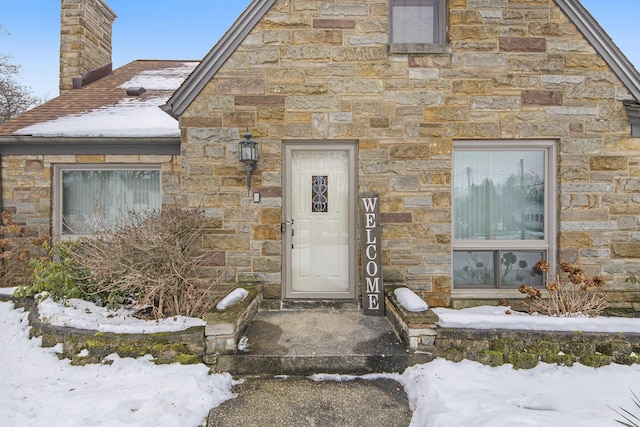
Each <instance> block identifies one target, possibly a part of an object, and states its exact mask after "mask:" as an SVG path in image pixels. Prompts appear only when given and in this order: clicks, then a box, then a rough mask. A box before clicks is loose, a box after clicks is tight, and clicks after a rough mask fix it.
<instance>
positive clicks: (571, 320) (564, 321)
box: [433, 306, 640, 333]
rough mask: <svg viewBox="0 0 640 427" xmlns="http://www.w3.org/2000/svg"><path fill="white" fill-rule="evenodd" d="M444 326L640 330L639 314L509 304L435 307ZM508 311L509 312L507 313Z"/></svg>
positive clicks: (613, 330)
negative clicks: (543, 311) (532, 310)
mask: <svg viewBox="0 0 640 427" xmlns="http://www.w3.org/2000/svg"><path fill="white" fill-rule="evenodd" d="M433 311H434V312H435V313H436V314H437V315H438V317H439V318H440V321H439V322H438V326H441V327H443V328H471V329H520V330H530V331H565V332H570V331H582V332H610V333H616V332H635V333H637V332H639V331H640V319H639V318H624V317H607V316H599V317H551V316H542V315H533V316H532V315H529V314H527V313H522V312H517V311H512V310H511V309H510V308H509V307H491V306H480V307H474V308H467V309H463V310H453V309H449V308H434V309H433ZM507 313H510V314H507Z"/></svg>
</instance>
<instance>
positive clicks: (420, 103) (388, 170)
mask: <svg viewBox="0 0 640 427" xmlns="http://www.w3.org/2000/svg"><path fill="white" fill-rule="evenodd" d="M449 6H450V12H449V15H448V16H449V17H448V19H449V29H448V37H449V40H450V49H451V52H450V53H439V54H389V53H388V47H387V40H388V38H387V12H388V1H387V0H362V1H358V2H352V1H345V0H341V1H328V0H279V1H277V2H276V3H275V4H274V6H273V7H272V8H271V10H270V11H268V12H267V13H266V15H265V16H264V17H263V18H262V20H261V21H260V22H259V23H258V25H257V26H256V27H255V28H254V29H253V31H251V33H250V34H249V35H248V36H247V37H246V38H245V39H244V41H243V42H242V43H241V45H240V46H239V47H238V48H237V49H236V51H235V52H234V53H233V54H232V55H231V57H230V58H229V59H228V60H227V61H226V63H225V64H224V66H223V67H222V68H221V69H220V71H219V72H218V73H217V75H216V76H214V78H213V79H212V80H211V81H210V82H209V83H208V84H207V86H206V87H205V88H204V89H203V90H202V91H201V92H200V93H199V94H198V96H197V98H196V99H195V100H194V102H193V103H192V104H191V105H190V106H189V108H188V109H187V111H186V112H185V114H184V115H183V116H182V117H181V127H182V129H183V132H184V133H183V135H184V137H183V151H182V154H183V156H182V177H183V198H184V203H185V204H186V205H190V206H200V205H202V204H203V205H204V206H205V207H206V208H207V209H208V212H209V214H210V215H212V216H213V217H214V218H215V219H216V220H217V227H216V228H215V229H212V230H211V232H210V234H209V235H208V236H205V243H206V246H207V247H208V248H210V249H213V250H222V251H225V257H226V265H227V267H228V276H227V278H226V279H227V280H228V281H229V282H233V283H236V282H237V283H246V282H260V283H264V284H265V295H266V296H267V297H271V298H280V286H281V285H280V284H281V275H280V270H281V265H280V256H281V247H280V246H281V235H280V231H279V223H280V221H281V204H282V198H281V197H282V194H281V186H282V183H281V176H282V175H281V172H282V144H283V141H286V140H292V139H304V140H314V141H316V142H317V143H318V144H321V143H322V142H325V141H326V142H331V141H334V140H341V139H342V140H344V139H348V140H357V141H358V148H359V158H358V170H359V177H358V185H359V188H358V191H359V192H378V193H380V195H381V202H382V206H381V217H382V221H383V223H384V228H383V232H382V239H383V245H384V246H383V250H384V252H383V263H384V277H385V280H386V282H387V283H389V282H393V283H399V284H403V285H405V286H408V287H409V288H411V289H413V290H415V291H416V292H417V293H419V294H421V295H422V296H423V297H424V298H425V299H426V300H427V301H428V302H429V304H430V305H432V306H448V305H449V304H450V302H451V298H452V295H453V296H454V297H455V292H454V291H453V290H452V284H451V264H452V252H451V239H452V235H451V229H452V227H451V221H452V215H451V174H452V170H451V167H452V155H451V153H452V143H453V141H454V140H458V139H472V140H478V141H479V143H480V144H481V141H482V140H493V139H497V140H527V139H545V140H552V141H554V142H556V144H557V151H558V153H559V156H558V159H557V161H558V176H559V180H560V182H559V184H558V195H559V200H558V206H559V210H558V220H559V227H558V228H559V238H558V249H559V250H558V255H559V256H558V258H559V259H558V261H559V260H566V261H569V262H572V263H574V264H576V265H581V266H584V267H586V268H587V270H588V273H589V274H600V275H603V276H604V277H605V279H606V280H607V289H608V290H609V291H612V292H611V294H610V296H611V301H612V303H613V304H614V305H615V306H616V307H625V308H634V307H635V308H636V309H640V306H638V305H637V304H636V303H637V302H638V301H640V287H639V286H638V285H631V284H628V283H625V279H626V278H627V277H628V275H630V274H635V273H636V272H638V271H639V270H640V243H638V241H640V234H639V232H638V225H637V215H638V213H640V204H639V203H638V201H639V199H638V196H637V194H636V193H637V189H638V187H639V186H640V180H639V179H638V176H640V168H639V166H638V165H639V164H640V151H639V150H640V140H639V139H634V138H631V137H630V127H629V124H628V123H627V121H626V115H625V111H624V108H623V105H622V102H621V100H623V99H626V98H629V97H630V96H629V95H628V93H627V91H626V89H625V88H624V86H623V85H622V84H621V82H620V81H619V80H618V79H617V78H616V77H615V75H614V74H613V73H612V72H610V71H609V70H608V68H607V66H606V64H605V62H604V61H603V60H602V59H601V58H600V57H599V56H598V55H597V54H596V53H595V51H594V49H593V48H592V47H591V46H590V45H589V44H588V43H587V42H586V41H585V39H584V38H583V37H582V35H581V34H580V33H579V32H578V30H577V29H576V28H575V27H574V26H573V25H572V24H571V23H569V21H568V19H567V18H566V16H565V15H564V14H563V13H562V12H561V10H560V9H559V8H557V6H556V5H555V3H554V2H553V0H495V1H485V0H450V1H449ZM247 128H249V130H250V132H251V133H252V134H253V135H254V139H256V140H257V141H259V143H260V149H261V158H260V162H259V163H258V167H257V170H256V172H255V173H254V178H253V182H254V189H255V190H256V191H259V192H261V194H262V201H261V203H259V204H257V203H253V202H252V201H251V199H250V198H248V197H247V194H246V187H245V185H246V182H245V180H246V175H245V173H244V169H243V167H242V165H240V164H239V162H238V156H237V143H238V141H239V140H240V138H241V134H242V133H244V132H245V129H247ZM496 295H498V294H497V293H496ZM634 304H636V305H634Z"/></svg>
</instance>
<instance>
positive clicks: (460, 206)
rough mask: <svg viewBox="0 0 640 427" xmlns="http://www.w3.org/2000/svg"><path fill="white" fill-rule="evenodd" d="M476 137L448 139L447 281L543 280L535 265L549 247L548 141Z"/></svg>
mask: <svg viewBox="0 0 640 427" xmlns="http://www.w3.org/2000/svg"><path fill="white" fill-rule="evenodd" d="M456 145H457V146H456ZM476 145H477V144H474V143H473V142H465V143H458V144H455V143H454V153H453V280H454V287H455V288H515V287H518V286H519V285H521V284H526V285H532V286H542V285H543V276H542V274H541V272H540V271H538V270H537V269H535V268H534V267H535V264H536V262H538V261H539V260H541V259H548V257H549V256H550V254H552V252H553V251H552V244H553V243H552V238H551V237H550V236H553V235H554V232H553V230H555V228H554V227H553V219H552V218H548V216H550V215H551V213H552V212H553V209H554V206H555V205H554V203H553V197H554V194H555V191H554V190H553V188H552V185H553V183H554V178H553V177H554V176H555V175H554V173H553V165H552V164H550V162H551V159H552V158H553V155H552V154H551V153H553V152H554V150H553V144H552V143H546V142H545V143H537V142H529V143H527V142H522V143H520V142H518V143H516V142H509V141H504V142H495V143H493V147H491V144H489V143H487V144H485V146H484V147H482V148H479V147H476ZM516 145H519V146H520V148H515V147H514V146H516ZM527 145H529V146H528V147H527Z"/></svg>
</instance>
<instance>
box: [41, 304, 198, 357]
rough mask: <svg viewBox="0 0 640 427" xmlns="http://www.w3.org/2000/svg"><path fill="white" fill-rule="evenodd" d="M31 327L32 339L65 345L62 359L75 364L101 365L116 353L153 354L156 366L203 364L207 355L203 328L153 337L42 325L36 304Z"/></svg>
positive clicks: (51, 344) (49, 344)
mask: <svg viewBox="0 0 640 427" xmlns="http://www.w3.org/2000/svg"><path fill="white" fill-rule="evenodd" d="M29 324H30V325H31V330H30V336H31V337H34V336H37V337H42V347H54V346H55V345H57V344H59V343H62V352H61V353H59V354H60V357H61V358H68V359H69V360H71V364H73V365H85V364H87V363H102V362H103V360H104V358H105V357H107V356H108V355H110V354H113V353H117V354H118V355H119V356H120V357H134V358H135V357H142V356H144V355H147V354H150V355H152V356H153V358H154V362H155V363H157V364H165V363H182V364H192V363H201V362H202V361H203V356H204V326H195V327H192V328H189V329H186V330H184V331H177V332H158V333H153V334H119V333H112V332H99V331H94V330H89V329H78V328H71V327H66V326H56V325H51V324H49V323H46V322H41V321H40V319H39V313H38V306H37V304H34V305H33V306H32V307H31V311H30V313H29ZM83 350H87V351H83Z"/></svg>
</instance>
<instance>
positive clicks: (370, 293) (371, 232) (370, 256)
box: [360, 193, 384, 316]
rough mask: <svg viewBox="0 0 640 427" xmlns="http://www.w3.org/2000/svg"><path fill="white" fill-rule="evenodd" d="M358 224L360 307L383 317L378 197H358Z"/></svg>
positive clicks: (366, 312)
mask: <svg viewBox="0 0 640 427" xmlns="http://www.w3.org/2000/svg"><path fill="white" fill-rule="evenodd" d="M360 213H361V215H360V219H361V220H360V224H361V227H362V229H361V231H362V234H361V236H362V239H361V241H362V247H361V251H360V253H361V257H362V275H363V277H362V284H363V289H362V306H363V309H364V314H367V315H371V316H384V293H383V289H382V263H381V260H382V242H381V239H380V234H381V233H380V227H381V224H380V195H379V194H378V193H363V194H361V195H360Z"/></svg>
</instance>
